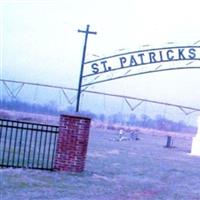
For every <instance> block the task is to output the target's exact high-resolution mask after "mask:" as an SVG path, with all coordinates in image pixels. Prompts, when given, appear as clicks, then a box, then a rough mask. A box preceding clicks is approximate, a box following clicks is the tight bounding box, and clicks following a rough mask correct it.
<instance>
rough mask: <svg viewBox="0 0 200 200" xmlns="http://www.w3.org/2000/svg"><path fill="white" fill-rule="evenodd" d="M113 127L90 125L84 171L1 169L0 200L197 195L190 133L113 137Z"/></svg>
mask: <svg viewBox="0 0 200 200" xmlns="http://www.w3.org/2000/svg"><path fill="white" fill-rule="evenodd" d="M116 137H117V132H115V131H105V130H95V129H91V132H90V140H89V146H88V155H87V161H86V166H85V172H84V173H81V174H70V173H64V172H49V171H40V170H28V169H27V170H25V169H0V179H1V182H0V192H1V196H0V199H1V200H13V199H15V200H24V199H25V200H35V199H37V200H45V199H51V200H157V199H159V200H161V199H162V200H200V157H196V156H191V155H190V150H191V140H192V137H190V138H189V137H187V138H184V137H183V138H178V137H177V138H174V148H164V145H165V144H166V137H164V136H162V137H161V136H155V135H154V136H153V135H147V134H141V135H140V136H139V137H140V140H137V141H136V140H135V141H130V140H129V141H121V142H118V141H116V140H115V138H116Z"/></svg>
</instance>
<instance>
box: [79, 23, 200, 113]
mask: <svg viewBox="0 0 200 200" xmlns="http://www.w3.org/2000/svg"><path fill="white" fill-rule="evenodd" d="M89 29H90V25H87V27H86V30H78V32H79V33H84V34H85V41H84V46H83V55H82V62H81V70H80V77H79V84H78V93H77V102H76V112H78V111H79V103H80V97H81V92H82V91H83V90H86V89H87V88H88V87H89V86H90V85H93V84H97V83H103V82H106V81H111V80H116V79H120V78H126V77H130V76H136V75H141V74H147V73H153V72H161V71H169V70H179V69H200V65H199V64H200V62H199V61H200V46H194V45H193V46H175V47H163V48H154V49H145V50H139V51H132V52H127V53H122V54H116V55H112V56H108V57H104V58H99V59H96V60H90V61H86V62H85V55H86V46H87V40H88V35H89V34H90V35H96V34H97V32H94V31H90V30H89ZM198 42H199V41H198ZM195 44H197V43H195ZM191 64H192V65H191Z"/></svg>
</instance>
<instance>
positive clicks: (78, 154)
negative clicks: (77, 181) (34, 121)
mask: <svg viewBox="0 0 200 200" xmlns="http://www.w3.org/2000/svg"><path fill="white" fill-rule="evenodd" d="M89 129H90V119H89V118H86V117H81V116H70V115H61V116H60V126H59V136H58V140H57V147H56V156H55V162H54V169H55V170H59V171H67V172H82V171H83V170H84V166H85V159H86V153H87V145H88V138H89Z"/></svg>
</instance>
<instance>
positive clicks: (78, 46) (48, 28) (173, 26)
mask: <svg viewBox="0 0 200 200" xmlns="http://www.w3.org/2000/svg"><path fill="white" fill-rule="evenodd" d="M0 5H1V9H0V23H1V24H0V27H1V28H0V34H1V37H0V38H1V39H0V42H1V43H0V45H1V49H0V50H1V61H0V63H1V77H2V78H4V79H11V80H19V81H29V82H37V83H48V84H54V85H63V86H67V87H77V85H78V77H79V71H80V64H81V56H82V47H83V40H84V35H83V34H81V33H78V32H77V30H78V29H85V28H86V25H87V24H90V28H91V31H96V32H97V35H90V36H89V41H88V48H87V55H86V59H87V60H90V59H94V57H92V55H93V54H95V55H98V56H100V57H104V56H109V55H113V54H116V53H118V52H119V49H124V52H126V51H134V50H140V49H145V48H159V47H165V46H166V47H167V46H177V45H193V44H194V43H196V42H197V41H199V40H200V26H199V25H200V24H199V19H200V12H199V8H200V2H199V1H198V0H167V1H161V0H98V1H95V0H84V1H83V0H65V1H60V0H46V1H45V0H34V1H33V0H32V1H31V0H26V1H25V0H3V1H2V0H1V1H0ZM169 43H170V44H169ZM144 45H149V46H148V47H144ZM197 45H200V42H199V43H197ZM199 77H200V70H190V71H188V70H187V71H180V70H179V71H177V72H175V71H172V72H163V73H156V74H149V75H143V76H137V77H132V78H128V79H121V80H118V81H113V82H107V83H105V84H99V85H96V86H93V87H91V88H90V89H93V90H98V91H103V92H111V93H118V94H124V95H129V96H135V97H141V98H148V99H154V100H161V101H164V102H171V103H178V104H183V105H186V106H191V107H192V106H193V107H200V103H199V102H200V79H199Z"/></svg>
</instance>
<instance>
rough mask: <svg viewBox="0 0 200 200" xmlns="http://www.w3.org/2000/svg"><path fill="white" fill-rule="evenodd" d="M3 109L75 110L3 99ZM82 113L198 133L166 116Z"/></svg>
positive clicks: (113, 121)
mask: <svg viewBox="0 0 200 200" xmlns="http://www.w3.org/2000/svg"><path fill="white" fill-rule="evenodd" d="M0 105H1V106H0V107H1V108H2V109H7V110H14V111H23V112H31V113H40V114H50V115H59V114H62V113H71V114H73V113H74V110H75V108H74V107H72V106H70V107H67V108H66V110H59V109H58V108H57V106H56V104H55V102H52V101H50V102H48V103H47V104H36V103H35V104H33V103H28V102H23V101H20V100H17V99H16V100H14V101H13V100H12V101H9V100H7V99H2V100H1V104H0ZM80 113H82V114H84V115H86V116H88V117H90V118H92V119H93V120H95V121H100V122H102V123H104V122H106V123H111V124H119V125H120V124H121V125H127V126H138V127H143V128H152V129H157V130H164V131H174V132H182V133H184V132H188V133H194V132H196V127H193V126H191V125H188V124H186V123H185V122H184V121H173V120H171V119H167V118H166V117H165V116H162V115H157V116H156V117H154V118H152V117H150V116H149V115H146V114H143V115H140V116H138V115H136V114H134V113H131V114H124V113H120V112H118V113H114V114H108V115H107V114H103V113H100V114H96V113H93V112H91V111H89V110H85V111H80Z"/></svg>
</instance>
